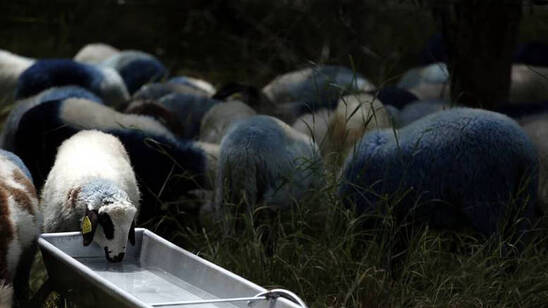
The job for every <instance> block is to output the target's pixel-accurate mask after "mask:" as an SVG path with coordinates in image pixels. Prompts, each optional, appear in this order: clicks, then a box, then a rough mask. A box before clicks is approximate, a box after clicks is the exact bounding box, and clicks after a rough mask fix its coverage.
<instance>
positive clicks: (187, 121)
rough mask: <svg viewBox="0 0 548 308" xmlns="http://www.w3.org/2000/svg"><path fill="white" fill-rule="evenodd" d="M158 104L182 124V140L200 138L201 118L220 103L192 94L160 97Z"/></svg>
mask: <svg viewBox="0 0 548 308" xmlns="http://www.w3.org/2000/svg"><path fill="white" fill-rule="evenodd" d="M158 103H159V104H160V105H162V106H164V107H165V108H167V109H168V110H170V111H171V112H173V114H175V116H176V117H177V119H178V120H179V122H180V123H182V126H183V130H184V134H183V137H184V138H187V139H194V138H195V139H197V138H199V136H200V125H201V121H202V118H203V116H204V115H205V114H206V112H207V111H208V110H209V109H210V108H211V107H213V106H215V105H216V104H218V103H220V101H218V100H216V99H212V98H208V97H205V96H196V95H192V94H169V95H166V96H164V97H162V98H161V99H160V100H159V101H158Z"/></svg>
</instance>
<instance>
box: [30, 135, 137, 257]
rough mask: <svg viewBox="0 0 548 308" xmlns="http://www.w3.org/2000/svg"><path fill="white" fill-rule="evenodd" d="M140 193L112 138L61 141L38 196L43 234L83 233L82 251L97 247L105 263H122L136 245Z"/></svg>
mask: <svg viewBox="0 0 548 308" xmlns="http://www.w3.org/2000/svg"><path fill="white" fill-rule="evenodd" d="M139 202H140V193H139V189H138V187H137V181H136V179H135V174H134V172H133V169H132V167H131V163H130V160H129V157H128V154H127V152H126V150H125V148H124V146H123V145H122V143H121V142H120V140H119V139H118V138H116V137H114V136H113V135H110V134H106V133H102V132H100V131H97V130H85V131H80V132H78V133H76V134H75V135H73V136H72V137H70V138H69V139H67V140H65V141H64V142H63V143H62V144H61V146H60V147H59V150H58V152H57V156H56V159H55V164H54V165H53V168H52V169H51V172H50V173H49V175H48V178H47V180H46V184H45V185H44V188H43V190H42V195H41V204H42V208H43V211H44V230H45V231H46V232H62V231H77V230H81V231H82V236H83V238H84V246H87V245H89V244H90V243H91V242H92V241H95V242H96V243H97V244H98V245H99V246H100V247H102V248H104V250H105V256H106V258H107V260H109V261H111V262H119V261H121V260H122V259H123V257H124V253H125V250H126V244H127V241H128V238H129V241H130V242H131V243H132V244H135V232H134V227H135V225H134V221H135V219H136V216H137V212H138V210H139Z"/></svg>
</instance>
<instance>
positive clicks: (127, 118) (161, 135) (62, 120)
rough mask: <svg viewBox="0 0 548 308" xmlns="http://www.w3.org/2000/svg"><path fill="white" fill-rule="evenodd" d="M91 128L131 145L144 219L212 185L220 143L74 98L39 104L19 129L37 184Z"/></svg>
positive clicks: (18, 140) (18, 146)
mask: <svg viewBox="0 0 548 308" xmlns="http://www.w3.org/2000/svg"><path fill="white" fill-rule="evenodd" d="M86 129H96V130H100V131H103V132H105V133H109V134H112V135H114V136H116V137H118V138H119V139H120V141H121V142H122V144H124V146H125V147H126V150H127V152H128V154H129V156H130V159H131V162H132V163H133V167H134V170H135V173H136V175H137V178H138V180H139V186H140V187H141V188H142V194H143V196H142V204H144V205H145V206H143V207H142V208H141V214H140V215H139V219H140V220H143V221H146V220H147V219H149V218H151V217H154V216H155V214H158V213H161V211H160V208H159V207H158V205H159V204H163V203H165V202H172V201H176V200H178V199H179V198H181V197H184V196H186V195H187V193H188V192H189V191H192V190H194V189H198V188H208V189H209V188H211V186H212V182H209V181H208V180H209V178H208V177H207V175H208V174H212V173H215V172H216V171H215V170H216V164H215V163H214V162H215V161H216V155H217V151H214V150H215V147H216V146H211V145H206V144H203V143H197V142H192V141H189V140H185V139H179V138H177V137H175V136H174V135H173V134H172V133H171V132H170V131H169V130H168V129H167V128H165V127H164V126H163V125H161V124H160V123H159V122H157V121H156V120H154V119H152V118H151V117H148V116H140V115H133V114H123V113H119V112H116V111H115V110H113V109H112V108H109V107H108V106H103V105H99V104H97V103H94V102H91V101H88V100H85V99H75V98H70V99H65V100H56V101H50V102H48V103H46V104H41V105H38V106H35V107H34V108H32V109H30V110H29V111H27V112H26V113H25V114H24V115H23V116H22V118H21V120H20V122H19V126H18V127H17V129H16V132H15V137H14V140H15V144H14V152H15V153H17V154H18V155H19V156H20V157H21V158H22V159H23V160H24V161H26V162H27V164H28V166H29V169H30V170H31V172H32V174H33V177H34V178H35V179H34V182H35V185H36V186H37V188H40V187H41V185H42V183H43V181H44V180H45V177H46V176H47V173H48V172H49V170H50V169H51V167H52V165H53V163H54V160H55V153H56V149H57V147H58V146H59V145H60V144H61V143H62V142H63V141H64V140H66V139H68V138H69V137H70V136H72V135H74V134H75V133H76V132H78V131H80V130H86ZM37 132H42V133H40V134H38V133H37ZM217 147H218V146H217ZM212 149H213V150H212Z"/></svg>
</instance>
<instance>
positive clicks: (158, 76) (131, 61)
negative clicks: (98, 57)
mask: <svg viewBox="0 0 548 308" xmlns="http://www.w3.org/2000/svg"><path fill="white" fill-rule="evenodd" d="M101 65H103V66H107V67H111V68H113V69H115V70H116V71H118V73H119V74H120V76H122V79H123V80H124V83H125V84H126V87H127V89H128V91H129V93H130V94H133V93H134V92H135V91H137V90H139V88H141V86H142V85H144V84H146V83H150V82H155V81H159V80H162V79H164V78H165V77H167V74H168V72H167V68H166V67H165V66H164V65H163V64H162V62H160V61H159V60H158V59H156V57H154V56H152V55H150V54H148V53H145V52H142V51H136V50H125V51H122V52H119V53H117V54H115V55H113V56H112V57H110V58H108V59H106V60H105V61H103V62H102V63H101Z"/></svg>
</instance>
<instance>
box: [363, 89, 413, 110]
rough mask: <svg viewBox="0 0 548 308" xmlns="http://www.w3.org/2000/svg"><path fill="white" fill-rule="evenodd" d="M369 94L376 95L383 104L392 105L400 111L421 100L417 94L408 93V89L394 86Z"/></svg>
mask: <svg viewBox="0 0 548 308" xmlns="http://www.w3.org/2000/svg"><path fill="white" fill-rule="evenodd" d="M368 93H369V94H371V95H375V96H376V97H377V99H378V100H380V101H381V102H382V103H383V104H385V105H391V106H394V107H395V108H398V109H401V108H403V107H405V106H406V105H407V104H410V103H412V102H414V101H418V100H419V98H418V97H417V96H416V95H415V94H413V93H411V92H409V91H407V90H406V89H403V88H399V87H394V86H387V87H383V88H380V89H379V90H377V91H370V92H368Z"/></svg>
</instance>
